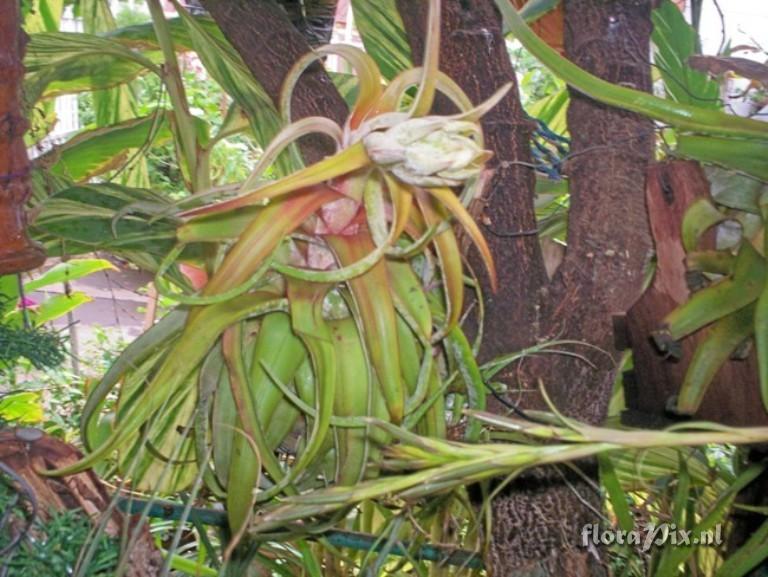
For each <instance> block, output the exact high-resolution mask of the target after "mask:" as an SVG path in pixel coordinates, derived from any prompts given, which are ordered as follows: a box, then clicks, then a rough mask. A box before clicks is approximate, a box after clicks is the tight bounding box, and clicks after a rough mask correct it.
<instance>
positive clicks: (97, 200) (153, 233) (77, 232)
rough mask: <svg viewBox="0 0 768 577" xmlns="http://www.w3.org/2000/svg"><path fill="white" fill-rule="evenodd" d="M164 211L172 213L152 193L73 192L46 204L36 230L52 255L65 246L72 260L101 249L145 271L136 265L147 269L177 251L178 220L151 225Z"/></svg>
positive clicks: (106, 187)
mask: <svg viewBox="0 0 768 577" xmlns="http://www.w3.org/2000/svg"><path fill="white" fill-rule="evenodd" d="M165 211H172V206H171V204H170V201H169V200H168V199H166V198H164V197H162V196H161V195H158V194H155V193H153V192H151V191H149V190H144V189H140V188H129V187H126V186H120V185H117V184H109V183H100V184H89V185H82V186H73V187H70V188H67V189H65V190H62V191H60V192H58V193H57V194H54V195H53V196H51V197H50V198H48V199H46V200H45V201H44V202H43V203H41V205H40V214H39V215H38V217H37V219H36V220H35V221H34V223H33V226H32V230H33V232H34V233H35V236H36V238H37V239H38V240H40V241H42V242H45V243H46V246H47V248H48V249H49V250H50V251H51V252H49V254H55V253H56V252H57V250H60V246H61V242H62V241H64V242H65V243H66V252H67V253H68V254H77V253H78V252H90V251H92V250H94V249H97V248H98V249H100V250H108V251H110V252H113V253H116V254H120V255H123V256H125V257H126V258H128V259H129V260H131V261H132V262H136V261H135V259H136V258H139V259H140V261H141V263H143V265H142V264H139V263H138V262H137V264H139V266H142V267H143V266H146V264H147V263H148V262H152V260H154V259H155V258H158V257H160V258H161V257H162V256H165V254H167V253H168V251H170V250H171V248H173V246H174V245H175V242H176V240H175V238H176V226H177V225H178V222H177V220H176V219H175V218H173V217H161V218H157V220H155V221H154V222H150V221H151V219H152V218H153V217H159V216H160V215H162V214H163V213H164V212H165ZM141 255H143V256H141ZM150 256H151V257H153V258H152V259H150V260H149V261H148V260H147V257H150ZM150 270H153V269H150Z"/></svg>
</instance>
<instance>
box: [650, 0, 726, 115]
mask: <svg viewBox="0 0 768 577" xmlns="http://www.w3.org/2000/svg"><path fill="white" fill-rule="evenodd" d="M652 18H653V36H652V39H653V43H654V45H655V47H656V51H655V57H656V59H655V62H656V65H657V67H658V68H659V70H660V71H661V77H662V79H663V80H664V88H665V91H666V94H667V96H668V97H669V98H671V99H672V100H676V101H677V102H683V103H686V104H693V105H695V106H702V107H705V108H719V107H720V87H719V86H718V84H717V83H716V82H714V81H712V80H710V79H709V77H708V76H707V75H706V74H704V73H703V72H699V71H698V70H694V69H693V68H691V67H690V66H688V57H690V56H692V55H694V54H696V30H695V29H694V28H693V27H692V26H691V25H690V24H688V23H687V22H686V21H685V18H684V17H683V14H682V13H681V12H680V10H679V9H678V8H677V6H675V5H674V4H673V3H672V2H671V1H670V0H663V1H662V2H661V4H660V5H659V7H658V8H657V9H656V10H654V11H653V13H652Z"/></svg>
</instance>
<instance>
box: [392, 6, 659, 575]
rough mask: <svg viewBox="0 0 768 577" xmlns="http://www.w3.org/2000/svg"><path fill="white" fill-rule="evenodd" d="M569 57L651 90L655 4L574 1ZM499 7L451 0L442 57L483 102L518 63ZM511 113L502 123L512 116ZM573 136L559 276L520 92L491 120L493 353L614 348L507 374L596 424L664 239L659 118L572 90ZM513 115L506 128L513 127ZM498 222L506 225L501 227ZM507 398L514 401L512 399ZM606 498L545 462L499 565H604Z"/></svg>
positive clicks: (509, 502) (489, 335)
mask: <svg viewBox="0 0 768 577" xmlns="http://www.w3.org/2000/svg"><path fill="white" fill-rule="evenodd" d="M399 8H400V11H401V14H402V16H403V21H404V24H405V26H406V29H407V31H408V36H409V39H410V42H411V45H412V47H413V49H414V55H416V58H418V54H419V53H420V51H421V49H422V44H423V40H422V38H423V32H422V31H423V22H424V10H423V6H422V5H421V3H414V2H409V1H407V0H400V1H399ZM565 13H566V38H565V46H566V52H567V54H568V55H569V57H570V58H571V59H572V60H574V61H576V62H577V63H578V64H579V65H581V66H582V67H584V68H587V69H588V70H590V71H592V72H593V73H595V74H597V75H599V76H601V77H603V78H606V79H608V80H610V81H612V82H617V83H623V84H629V85H632V86H634V87H636V88H640V89H643V90H647V89H649V87H650V72H649V68H648V65H647V60H648V53H649V35H650V2H649V1H645V0H643V1H632V2H619V1H606V2H594V1H590V0H570V1H566V2H565ZM503 42H504V41H503V37H502V35H501V28H500V25H499V17H498V15H497V13H496V12H495V8H494V6H493V2H492V1H491V0H478V1H475V2H472V3H471V4H470V3H468V2H462V1H460V0H445V2H444V12H443V42H442V46H441V49H442V55H441V56H442V58H441V68H442V69H443V70H444V71H445V72H447V73H448V74H449V75H450V76H451V77H453V79H454V80H456V81H457V82H458V83H459V84H460V85H461V86H462V88H464V90H466V91H467V93H468V95H469V97H470V98H471V99H472V100H473V101H480V100H482V99H483V98H486V97H487V96H488V95H489V94H490V91H491V90H492V89H493V88H495V87H496V86H498V84H499V83H500V80H501V79H505V78H509V77H510V76H511V74H512V72H511V67H510V65H509V59H508V56H507V54H506V52H505V50H504V43H503ZM500 119H501V124H500V122H499V120H500ZM568 121H569V128H570V131H571V134H572V135H573V140H572V147H571V150H572V156H571V159H570V160H569V162H568V163H567V170H568V172H569V176H570V190H571V211H570V223H569V237H568V251H567V254H566V257H565V260H564V262H563V263H562V265H561V266H560V268H559V269H558V271H557V273H556V274H555V276H554V278H553V279H552V281H551V282H549V281H547V277H546V274H545V272H544V267H543V263H542V261H541V256H540V254H539V250H538V244H537V239H536V238H535V237H534V236H526V235H525V234H524V233H525V232H526V231H527V230H530V229H531V228H534V227H535V224H534V222H533V213H532V209H531V206H532V205H531V203H532V196H531V180H530V178H531V172H530V171H526V169H525V168H524V167H521V165H520V164H517V163H519V162H521V161H522V162H526V161H528V159H529V158H530V157H529V155H528V152H527V150H525V148H526V147H527V142H528V135H527V133H526V132H527V131H526V125H525V123H524V122H521V117H520V112H519V103H517V101H516V95H513V96H510V97H508V98H507V99H506V102H505V108H498V109H497V110H496V111H495V113H492V115H489V116H488V117H487V118H486V119H485V122H484V129H485V131H486V133H487V134H488V135H489V139H488V141H489V144H490V145H491V148H492V149H493V150H494V153H495V154H496V157H497V158H496V164H497V174H496V175H495V178H494V180H493V183H492V186H491V189H490V191H489V194H488V195H487V196H486V199H485V201H486V205H485V206H484V214H485V216H486V218H487V219H488V221H489V226H487V227H486V230H487V232H488V233H489V234H488V237H489V240H490V242H491V243H492V249H493V251H494V255H495V258H496V262H497V266H498V267H499V270H500V278H501V283H500V285H501V288H500V290H499V292H498V293H497V294H496V295H489V294H488V291H486V295H487V296H490V298H489V301H488V306H487V317H486V318H487V324H486V331H485V339H484V348H483V354H484V355H485V356H493V355H496V354H500V353H503V352H509V351H512V350H517V349H519V348H521V347H523V346H528V345H531V344H533V343H535V342H537V341H540V340H547V339H553V338H567V339H574V340H582V341H585V342H587V343H589V344H590V345H593V346H596V347H599V348H600V349H602V350H603V351H605V352H595V351H594V350H590V349H584V350H580V352H582V353H583V354H584V355H585V356H586V357H588V358H589V359H590V361H591V363H592V364H591V365H590V364H587V363H584V362H581V361H577V360H574V359H572V358H568V357H549V356H548V357H547V360H546V362H530V361H526V363H525V365H523V366H517V367H514V368H513V369H512V371H510V373H509V374H508V375H507V379H506V380H507V383H508V385H509V387H510V391H517V393H515V394H510V399H511V400H514V402H517V403H518V404H520V405H521V406H525V407H536V408H542V407H543V402H542V399H541V398H540V395H539V394H538V392H537V386H538V381H539V379H541V380H542V382H543V383H544V384H545V386H546V388H547V391H548V393H549V394H550V396H551V397H552V399H553V401H554V402H555V404H556V405H557V406H558V407H559V408H560V409H561V410H563V411H564V412H565V413H566V414H568V415H571V416H574V417H577V418H579V419H582V420H586V421H588V422H592V423H598V422H600V421H601V420H602V419H603V417H604V415H605V412H606V410H607V407H608V400H609V396H610V392H611V387H612V382H613V378H614V375H615V362H616V360H617V359H618V352H617V351H615V350H614V349H613V346H612V344H613V331H612V316H613V314H614V313H619V312H623V311H626V310H627V308H629V306H630V305H631V304H632V302H633V301H634V300H635V299H636V298H637V297H638V296H639V293H640V289H641V285H642V275H643V268H644V264H645V262H646V260H647V257H648V254H649V252H650V250H651V239H650V234H649V230H648V225H647V222H646V217H645V210H644V181H645V170H646V166H647V164H648V163H649V162H650V160H651V158H652V156H651V153H652V148H651V142H652V136H651V134H652V128H653V127H652V124H651V123H650V122H649V121H647V120H644V119H640V118H639V117H637V116H635V115H632V114H628V113H625V112H623V111H620V110H616V109H611V108H608V107H605V106H602V105H600V104H597V103H595V102H594V101H592V100H590V99H588V98H585V97H583V96H581V95H578V94H575V93H574V94H572V101H571V107H570V110H569V115H568ZM504 123H506V125H505V124H504ZM497 227H498V228H497ZM499 408H501V407H499ZM590 502H591V507H592V508H599V506H600V504H599V502H598V501H597V499H596V498H595V495H594V494H593V493H591V492H590V490H589V488H588V486H587V485H586V484H585V483H582V482H581V481H580V480H579V479H578V478H577V477H571V476H569V475H565V476H563V475H562V474H561V473H560V472H558V471H554V470H542V471H536V472H533V473H531V474H530V475H528V476H526V477H525V478H524V479H521V480H520V482H518V483H516V484H513V485H511V486H510V487H509V490H508V491H506V492H505V494H504V495H503V496H501V497H500V498H497V500H496V501H495V502H494V505H493V511H494V525H493V534H492V545H491V553H490V558H489V559H488V560H487V561H488V565H489V569H490V570H491V573H492V574H494V575H509V574H510V573H511V572H515V574H516V575H517V574H519V575H560V574H563V575H564V574H567V575H587V574H597V573H599V572H600V571H601V569H600V568H599V564H595V563H592V562H591V559H590V558H589V555H588V553H587V552H586V551H585V550H583V549H580V548H579V546H578V545H579V543H580V528H581V526H582V525H584V524H585V523H587V522H593V521H594V520H595V513H594V512H593V511H592V510H590V508H589V507H588V506H585V503H587V504H590Z"/></svg>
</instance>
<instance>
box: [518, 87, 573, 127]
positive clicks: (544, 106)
mask: <svg viewBox="0 0 768 577" xmlns="http://www.w3.org/2000/svg"><path fill="white" fill-rule="evenodd" d="M557 83H558V85H559V86H560V89H559V90H558V91H557V92H553V93H552V94H550V95H548V96H545V97H544V98H541V99H540V100H537V101H536V102H533V103H531V104H529V105H528V106H526V112H527V113H528V114H530V115H531V116H533V117H534V118H537V119H538V120H541V121H542V122H543V123H544V124H546V125H547V127H548V128H549V129H550V130H551V131H552V132H555V133H557V134H560V135H561V136H562V135H565V134H567V132H568V125H567V122H566V118H565V114H566V112H567V111H568V103H569V102H570V98H569V96H568V89H567V87H566V85H565V83H564V82H560V81H559V80H558V81H557Z"/></svg>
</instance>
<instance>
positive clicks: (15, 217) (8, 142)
mask: <svg viewBox="0 0 768 577" xmlns="http://www.w3.org/2000/svg"><path fill="white" fill-rule="evenodd" d="M19 10H20V7H19V2H17V1H16V0H12V1H9V2H2V3H0V274H9V273H15V272H21V271H26V270H30V269H33V268H36V267H38V266H40V265H41V264H43V261H44V260H45V254H44V253H43V251H42V248H41V247H40V246H38V245H37V244H36V243H33V242H32V241H30V240H29V238H28V237H27V234H26V232H25V231H26V225H27V219H26V215H25V214H24V203H25V202H26V200H27V198H28V197H29V194H30V188H29V167H30V164H29V157H28V156H27V148H26V146H25V144H24V133H25V132H26V131H27V127H28V123H27V120H26V117H25V116H24V113H23V110H22V105H21V102H22V99H21V87H22V82H23V80H24V65H23V64H22V61H23V59H24V50H25V47H26V43H27V35H26V34H25V33H24V31H23V30H22V29H21V14H20V11H19Z"/></svg>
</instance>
